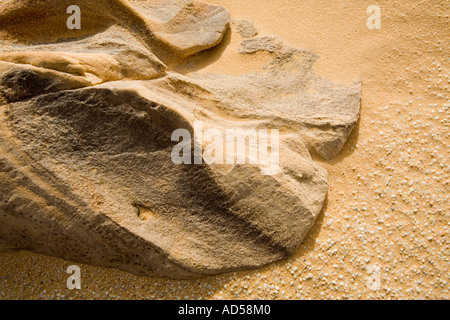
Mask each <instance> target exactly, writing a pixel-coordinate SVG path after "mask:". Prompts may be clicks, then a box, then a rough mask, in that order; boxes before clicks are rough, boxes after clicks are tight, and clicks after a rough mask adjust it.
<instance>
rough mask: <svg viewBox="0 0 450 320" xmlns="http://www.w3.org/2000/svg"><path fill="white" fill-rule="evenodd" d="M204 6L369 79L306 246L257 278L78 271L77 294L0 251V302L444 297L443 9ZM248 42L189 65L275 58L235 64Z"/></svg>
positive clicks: (225, 67) (355, 0)
mask: <svg viewBox="0 0 450 320" xmlns="http://www.w3.org/2000/svg"><path fill="white" fill-rule="evenodd" d="M209 2H210V3H214V4H219V5H223V6H224V7H226V8H227V9H228V10H229V11H230V13H231V15H232V17H233V18H242V19H249V20H252V21H253V22H254V24H255V26H256V27H257V28H258V30H259V32H260V34H261V35H272V34H273V35H277V36H280V37H281V38H283V39H284V41H285V43H287V44H288V45H291V46H294V47H297V48H304V49H308V50H311V51H313V52H315V53H317V54H319V55H320V57H321V58H320V59H319V60H318V62H317V63H316V66H315V70H316V71H317V72H318V73H319V74H320V75H322V76H325V77H327V78H329V79H331V80H334V81H336V82H342V83H351V82H353V81H354V80H357V79H360V80H362V83H363V96H362V116H361V121H360V124H359V126H358V128H357V129H356V130H355V131H354V132H353V134H352V136H351V137H350V139H349V141H348V142H347V144H346V147H345V148H344V150H343V152H342V153H341V155H340V156H338V157H337V158H336V159H334V160H332V161H328V162H324V161H321V163H322V165H323V166H324V167H325V168H326V169H327V170H328V171H329V172H330V175H329V179H330V190H329V195H328V200H327V203H326V206H325V208H324V210H323V212H322V214H321V215H320V217H319V219H318V221H317V223H316V225H315V227H314V228H313V230H312V231H311V232H310V234H309V236H308V237H307V239H306V240H305V241H304V243H303V245H302V246H301V247H300V248H299V250H298V252H297V253H296V254H295V255H294V256H293V257H292V258H291V259H289V260H286V261H282V262H279V263H277V264H274V265H271V266H268V267H266V268H263V269H260V270H254V271H248V272H240V273H233V274H227V275H222V276H217V277H211V278H205V279H201V280H192V281H171V280H161V279H150V278H142V277H137V276H134V275H131V274H128V273H125V272H122V271H118V270H112V269H104V268H100V267H93V266H87V265H81V264H79V266H80V267H81V278H82V289H81V290H73V291H71V290H68V289H67V287H66V280H67V277H68V276H69V275H68V274H67V273H66V269H67V267H68V266H70V265H72V264H73V263H71V262H68V261H63V260H61V259H57V258H52V257H46V256H42V255H38V254H34V253H30V252H27V251H21V252H16V253H1V254H0V299H59V298H61V299H188V298H189V299H255V298H258V299H449V298H450V294H449V289H448V288H449V285H448V282H449V280H450V279H449V277H450V275H449V254H450V248H449V235H448V232H449V227H450V226H449V214H450V210H449V209H450V206H449V200H450V199H449V197H450V185H449V183H450V180H449V171H450V167H449V166H450V162H449V160H448V154H449V142H450V138H449V107H450V102H449V97H450V96H449V81H450V78H449V67H448V66H449V65H448V62H449V61H448V57H449V48H448V41H449V4H448V2H447V1H446V0H425V1H420V2H411V1H404V0H402V1H392V0H391V1H377V3H371V2H370V1H369V2H368V1H362V0H352V1H349V0H339V1H334V0H333V1H330V0H302V1H300V0H247V1H237V0H210V1H209ZM371 4H377V5H379V6H380V7H381V17H382V25H381V29H380V30H369V29H368V28H367V26H366V21H367V18H368V16H369V15H368V14H367V13H366V10H367V7H368V6H369V5H371ZM240 41H241V37H240V36H239V35H238V34H235V33H232V32H229V33H228V34H227V35H226V38H225V40H224V43H223V44H221V45H220V46H219V48H216V49H215V50H212V51H210V52H207V53H203V54H201V55H200V56H198V57H194V58H193V59H196V62H197V64H200V66H201V67H203V69H202V70H200V71H199V72H220V73H229V74H239V73H244V72H248V70H254V69H256V68H259V67H260V66H262V65H264V64H265V63H266V61H268V60H269V59H270V56H269V55H268V54H262V53H261V54H260V53H258V54H255V55H250V56H248V55H245V56H242V55H239V54H238V53H237V47H238V45H239V43H240ZM180 68H181V67H180ZM181 69H182V68H181ZM316 160H317V161H320V160H319V159H316Z"/></svg>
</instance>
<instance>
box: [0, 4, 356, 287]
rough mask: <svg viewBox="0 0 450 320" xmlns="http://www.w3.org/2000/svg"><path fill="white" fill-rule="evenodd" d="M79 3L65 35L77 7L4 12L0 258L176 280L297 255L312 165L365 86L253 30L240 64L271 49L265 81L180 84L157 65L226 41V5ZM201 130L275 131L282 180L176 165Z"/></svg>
mask: <svg viewBox="0 0 450 320" xmlns="http://www.w3.org/2000/svg"><path fill="white" fill-rule="evenodd" d="M76 2H77V5H79V6H80V8H81V10H82V26H83V27H82V29H81V30H67V28H66V19H67V17H68V15H67V14H66V8H67V7H68V6H69V5H71V4H73V1H72V0H70V1H66V0H41V1H31V0H30V1H28V0H22V1H6V2H4V3H3V4H2V5H0V39H1V40H0V41H1V53H0V124H1V126H0V249H3V250H12V249H28V250H32V251H35V252H39V253H43V254H47V255H53V256H58V257H61V258H64V259H68V260H72V261H75V262H82V263H88V264H95V265H101V266H106V267H115V268H120V269H122V270H126V271H129V272H132V273H135V274H139V275H147V276H156V277H170V278H191V277H199V276H204V275H210V274H217V273H222V272H227V271H233V270H241V269H246V268H256V267H259V266H262V265H266V264H269V263H271V262H274V261H277V260H280V259H283V258H286V257H288V256H289V255H291V254H292V253H293V252H294V251H295V250H296V248H297V247H298V246H299V244H300V243H301V242H302V240H303V239H304V237H305V236H306V234H307V232H308V231H309V229H310V228H311V226H312V225H313V224H314V221H315V219H316V217H317V216H318V214H319V213H320V211H321V208H322V206H323V203H324V201H325V198H326V193H327V188H328V185H327V173H326V171H325V170H324V169H322V168H321V167H320V166H319V165H317V164H315V163H314V162H313V160H312V158H311V156H310V154H311V153H315V154H317V155H319V156H322V157H323V158H325V159H331V158H333V157H334V156H336V155H337V154H338V153H339V151H340V150H341V149H342V147H343V145H344V143H345V141H346V140H347V138H348V136H349V134H350V133H351V131H352V129H353V127H354V126H355V124H356V123H357V121H358V117H359V108H360V86H359V84H355V85H354V86H350V87H342V86H336V85H334V84H332V83H330V82H329V81H327V80H325V79H322V78H320V77H318V76H317V75H315V74H314V73H313V72H312V70H311V68H312V65H313V63H314V61H315V60H316V59H317V56H316V55H314V54H313V53H311V52H308V51H304V50H297V49H294V48H290V47H288V46H286V45H284V44H283V41H282V40H281V39H279V38H277V37H273V36H264V37H253V36H254V35H256V31H255V32H250V34H247V33H245V35H244V37H246V36H249V37H251V38H250V39H245V40H243V42H242V47H241V49H240V52H241V53H242V54H254V53H255V52H256V51H260V50H264V51H268V52H271V53H272V54H273V61H272V62H271V63H270V65H268V66H267V67H266V69H265V70H261V72H258V73H252V74H247V75H242V76H230V75H212V74H211V75H199V74H197V75H191V76H185V75H182V74H178V73H175V72H172V71H170V70H169V69H168V67H167V65H169V64H170V63H173V62H178V63H179V62H181V61H182V60H183V59H184V58H185V57H187V56H189V55H192V54H195V53H197V52H199V51H202V50H205V49H209V48H211V47H214V46H215V45H217V44H218V43H220V41H221V40H222V38H223V35H224V33H225V32H226V30H227V28H228V20H229V15H228V12H227V11H226V10H225V9H224V8H221V7H218V6H212V5H208V4H205V3H202V2H198V1H187V0H186V1H183V0H165V1H160V0H157V1H130V2H127V1H124V0H113V1H106V0H103V1H96V2H95V5H92V3H93V2H92V1H87V0H86V1H76ZM99 6H101V7H102V10H98V8H99ZM234 25H235V24H234ZM246 25H247V26H248V25H249V24H248V23H246ZM235 26H236V25H235ZM240 26H241V27H242V24H241V25H240ZM241 27H240V28H241ZM244 29H245V28H244ZM241 31H242V30H241ZM196 120H201V121H202V122H203V125H204V130H206V129H208V128H216V129H220V130H226V129H233V128H234V129H278V130H280V155H281V159H280V168H281V170H280V172H278V173H277V174H275V175H272V176H266V175H263V174H262V173H261V170H260V168H259V167H258V166H257V165H250V164H240V165H206V164H203V165H188V164H182V165H175V164H174V163H173V162H172V160H171V151H172V149H173V147H174V146H175V145H176V144H177V142H172V140H171V135H172V133H173V132H174V130H176V129H180V128H185V129H187V130H188V131H189V132H191V133H192V134H193V131H194V129H193V126H194V121H196ZM206 147H207V146H206V145H205V144H204V145H203V148H206Z"/></svg>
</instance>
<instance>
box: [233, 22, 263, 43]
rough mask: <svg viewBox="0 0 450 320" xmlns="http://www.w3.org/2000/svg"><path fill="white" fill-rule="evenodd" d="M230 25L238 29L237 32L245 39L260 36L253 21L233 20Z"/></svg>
mask: <svg viewBox="0 0 450 320" xmlns="http://www.w3.org/2000/svg"><path fill="white" fill-rule="evenodd" d="M230 25H231V26H232V27H234V28H235V29H236V31H237V32H238V33H239V34H240V35H241V36H242V37H243V38H252V37H255V36H257V35H258V30H257V29H256V27H255V25H254V24H253V22H252V21H250V20H246V19H242V20H238V19H233V20H231V21H230Z"/></svg>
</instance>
